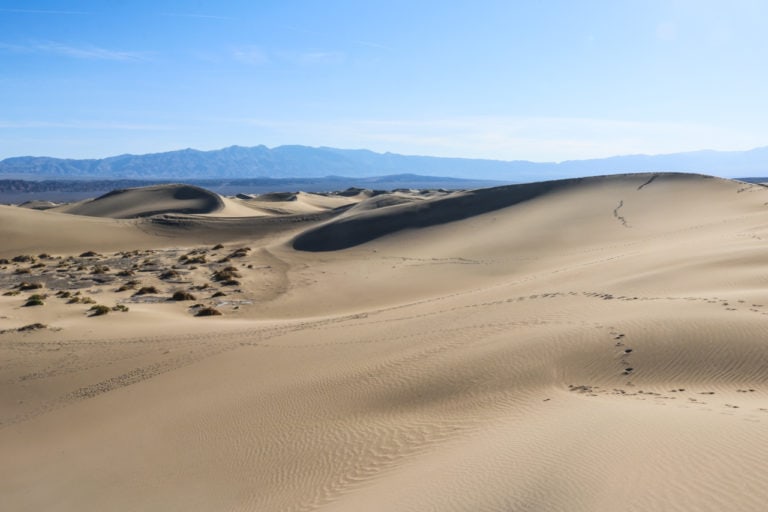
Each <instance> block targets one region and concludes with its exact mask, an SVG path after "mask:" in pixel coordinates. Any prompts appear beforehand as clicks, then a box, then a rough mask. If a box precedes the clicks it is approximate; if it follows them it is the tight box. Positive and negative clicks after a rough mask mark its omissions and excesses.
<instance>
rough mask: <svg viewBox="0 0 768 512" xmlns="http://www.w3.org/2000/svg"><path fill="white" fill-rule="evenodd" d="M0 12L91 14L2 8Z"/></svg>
mask: <svg viewBox="0 0 768 512" xmlns="http://www.w3.org/2000/svg"><path fill="white" fill-rule="evenodd" d="M0 12H11V13H17V14H91V13H90V12H85V11H55V10H44V9H5V8H0Z"/></svg>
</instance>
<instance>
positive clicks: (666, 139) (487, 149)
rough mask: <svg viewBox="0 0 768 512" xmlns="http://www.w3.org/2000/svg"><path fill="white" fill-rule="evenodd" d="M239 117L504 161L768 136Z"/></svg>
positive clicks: (726, 130) (617, 123)
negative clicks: (279, 119) (277, 119)
mask: <svg viewBox="0 0 768 512" xmlns="http://www.w3.org/2000/svg"><path fill="white" fill-rule="evenodd" d="M235 122H238V123H240V124H243V125H247V126H251V127H253V129H254V130H255V131H256V133H258V134H260V135H261V134H262V133H263V134H264V136H269V137H270V138H271V139H272V140H270V141H264V142H265V143H274V144H283V143H297V142H299V143H304V144H310V145H318V146H336V147H352V148H354V147H358V148H368V149H373V150H376V151H393V152H397V153H404V154H422V155H438V156H448V157H468V158H495V159H500V160H532V161H562V160H572V159H584V158H601V157H608V156H614V155H621V154H638V153H644V154H661V153H675V152H680V151H695V150H700V149H718V150H744V149H749V148H752V147H757V146H761V145H764V144H765V140H768V129H765V130H763V131H762V132H761V133H756V132H744V131H739V130H737V129H733V127H726V126H720V125H711V124H705V123H682V122H664V121H658V122H646V121H631V120H629V121H628V120H611V119H591V118H554V117H526V118H523V117H494V116H474V117H471V116H467V117H453V118H432V119H373V120H365V119H335V120H329V121H312V120H309V121H300V120H297V121H273V120H265V119H242V120H239V121H235ZM262 140H263V139H262Z"/></svg>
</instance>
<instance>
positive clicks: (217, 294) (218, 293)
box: [211, 291, 227, 299]
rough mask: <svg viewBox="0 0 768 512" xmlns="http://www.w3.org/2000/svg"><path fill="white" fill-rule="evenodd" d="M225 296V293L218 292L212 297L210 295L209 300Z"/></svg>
mask: <svg viewBox="0 0 768 512" xmlns="http://www.w3.org/2000/svg"><path fill="white" fill-rule="evenodd" d="M226 296H227V294H226V293H224V292H221V291H219V292H216V293H214V294H213V295H211V298H212V299H215V298H218V297H226Z"/></svg>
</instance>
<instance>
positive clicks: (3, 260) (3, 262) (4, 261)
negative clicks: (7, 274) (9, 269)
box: [0, 258, 11, 265]
mask: <svg viewBox="0 0 768 512" xmlns="http://www.w3.org/2000/svg"><path fill="white" fill-rule="evenodd" d="M10 264H11V262H10V260H8V259H7V258H0V265H10Z"/></svg>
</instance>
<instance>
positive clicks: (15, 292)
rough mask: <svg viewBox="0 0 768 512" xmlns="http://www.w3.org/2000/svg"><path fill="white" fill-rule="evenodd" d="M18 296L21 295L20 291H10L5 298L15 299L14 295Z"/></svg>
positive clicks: (5, 294)
mask: <svg viewBox="0 0 768 512" xmlns="http://www.w3.org/2000/svg"><path fill="white" fill-rule="evenodd" d="M18 294H19V290H10V291H7V292H5V293H4V294H3V296H5V297H13V296H14V295H18Z"/></svg>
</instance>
